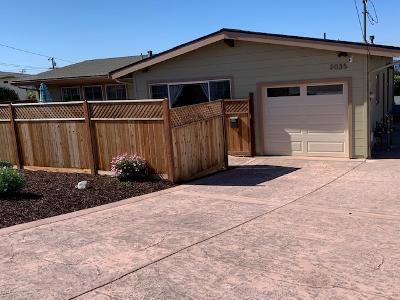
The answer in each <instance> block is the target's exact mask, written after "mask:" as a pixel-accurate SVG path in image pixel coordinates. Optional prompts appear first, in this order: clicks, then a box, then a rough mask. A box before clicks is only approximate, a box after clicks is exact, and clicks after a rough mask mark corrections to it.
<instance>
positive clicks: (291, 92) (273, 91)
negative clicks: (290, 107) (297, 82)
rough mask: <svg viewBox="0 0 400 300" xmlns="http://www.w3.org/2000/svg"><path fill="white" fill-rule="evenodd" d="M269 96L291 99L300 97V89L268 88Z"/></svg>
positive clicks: (295, 87)
mask: <svg viewBox="0 0 400 300" xmlns="http://www.w3.org/2000/svg"><path fill="white" fill-rule="evenodd" d="M267 96H268V97H269V98H272V97H291V96H300V87H298V86H294V87H279V88H268V89H267Z"/></svg>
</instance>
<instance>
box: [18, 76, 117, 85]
mask: <svg viewBox="0 0 400 300" xmlns="http://www.w3.org/2000/svg"><path fill="white" fill-rule="evenodd" d="M99 80H104V81H111V80H112V79H110V77H109V76H108V75H94V76H78V77H60V78H38V79H33V80H16V81H12V82H11V84H12V85H15V86H21V85H27V84H29V85H38V84H40V83H45V84H62V83H65V82H75V81H76V82H82V81H86V82H92V81H93V82H95V81H99Z"/></svg>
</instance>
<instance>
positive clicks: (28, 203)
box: [0, 170, 174, 228]
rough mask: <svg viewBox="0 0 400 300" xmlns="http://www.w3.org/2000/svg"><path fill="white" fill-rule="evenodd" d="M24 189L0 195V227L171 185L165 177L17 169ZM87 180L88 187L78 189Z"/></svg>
mask: <svg viewBox="0 0 400 300" xmlns="http://www.w3.org/2000/svg"><path fill="white" fill-rule="evenodd" d="M20 173H21V174H22V176H23V177H24V179H25V186H24V188H23V189H22V190H21V191H20V192H19V193H17V194H16V195H12V196H0V228H3V227H8V226H12V225H16V224H20V223H26V222H30V221H34V220H38V219H43V218H48V217H52V216H57V215H61V214H65V213H69V212H73V211H77V210H81V209H85V208H90V207H94V206H99V205H102V204H107V203H111V202H116V201H119V200H122V199H126V198H130V197H134V196H140V195H144V194H148V193H151V192H156V191H159V190H163V189H166V188H169V187H172V186H174V184H173V183H171V182H169V181H165V180H145V181H140V182H121V181H119V180H118V179H117V178H115V177H110V176H99V175H96V176H95V175H89V174H76V173H53V172H44V171H27V170H22V171H20ZM84 180H87V181H88V182H89V188H88V189H84V190H78V189H76V188H75V186H76V185H77V183H78V182H80V181H84Z"/></svg>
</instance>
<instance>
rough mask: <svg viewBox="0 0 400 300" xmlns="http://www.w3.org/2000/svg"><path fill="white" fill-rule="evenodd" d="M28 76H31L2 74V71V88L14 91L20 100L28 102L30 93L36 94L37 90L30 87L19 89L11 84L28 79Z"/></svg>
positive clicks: (11, 73) (0, 75) (0, 82)
mask: <svg viewBox="0 0 400 300" xmlns="http://www.w3.org/2000/svg"><path fill="white" fill-rule="evenodd" d="M28 76H29V75H28V74H22V73H13V72H1V71H0V87H3V88H8V89H11V90H14V91H15V92H16V93H17V94H18V97H19V99H20V100H27V99H28V96H29V92H32V93H33V94H36V91H35V89H34V88H33V87H30V86H28V87H22V86H21V87H17V86H15V85H12V84H11V82H13V81H16V80H21V79H23V78H24V77H28Z"/></svg>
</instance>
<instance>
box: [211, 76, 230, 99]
mask: <svg viewBox="0 0 400 300" xmlns="http://www.w3.org/2000/svg"><path fill="white" fill-rule="evenodd" d="M210 98H211V100H218V99H230V98H231V82H230V80H220V81H210Z"/></svg>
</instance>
